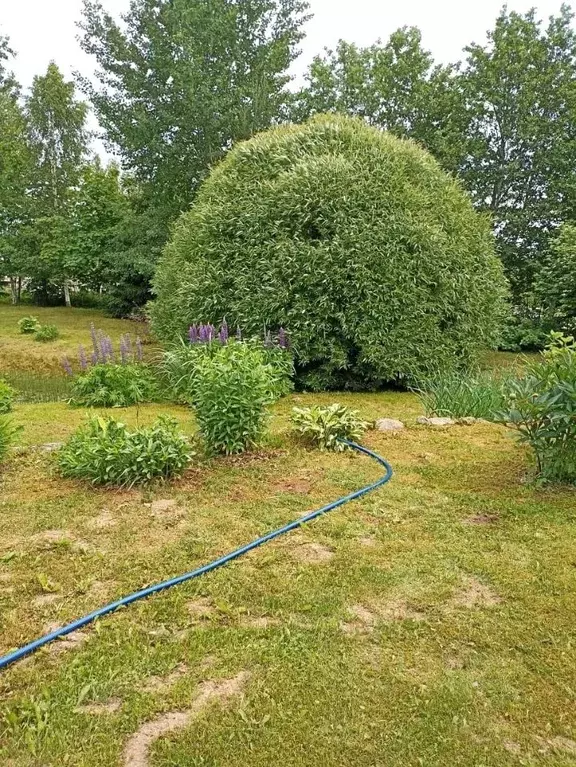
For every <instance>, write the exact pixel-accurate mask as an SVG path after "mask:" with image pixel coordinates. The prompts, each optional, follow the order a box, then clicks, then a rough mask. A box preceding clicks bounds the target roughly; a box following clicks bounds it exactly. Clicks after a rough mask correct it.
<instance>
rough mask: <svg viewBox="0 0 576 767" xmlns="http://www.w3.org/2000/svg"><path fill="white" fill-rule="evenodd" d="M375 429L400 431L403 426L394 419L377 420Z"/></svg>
mask: <svg viewBox="0 0 576 767" xmlns="http://www.w3.org/2000/svg"><path fill="white" fill-rule="evenodd" d="M376 428H377V429H378V431H402V429H404V428H405V426H404V424H403V423H402V421H397V420H396V419H395V418H379V419H378V420H377V421H376Z"/></svg>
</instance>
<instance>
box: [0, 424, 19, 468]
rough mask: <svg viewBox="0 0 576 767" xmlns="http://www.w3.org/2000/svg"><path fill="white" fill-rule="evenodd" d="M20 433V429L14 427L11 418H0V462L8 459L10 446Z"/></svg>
mask: <svg viewBox="0 0 576 767" xmlns="http://www.w3.org/2000/svg"><path fill="white" fill-rule="evenodd" d="M19 431H20V427H16V426H14V425H13V423H12V421H10V419H9V418H6V417H5V416H0V462H1V461H3V460H4V458H5V457H6V454H7V452H8V449H9V448H10V445H11V444H12V442H13V440H14V437H15V436H16V434H17V433H18V432H19Z"/></svg>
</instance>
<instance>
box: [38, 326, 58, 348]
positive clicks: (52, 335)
mask: <svg viewBox="0 0 576 767" xmlns="http://www.w3.org/2000/svg"><path fill="white" fill-rule="evenodd" d="M59 337H60V331H59V330H58V328H57V327H56V325H41V326H40V327H39V328H38V329H37V330H36V332H35V333H34V340H35V341H40V343H44V344H45V343H48V342H49V341H56V339H57V338H59Z"/></svg>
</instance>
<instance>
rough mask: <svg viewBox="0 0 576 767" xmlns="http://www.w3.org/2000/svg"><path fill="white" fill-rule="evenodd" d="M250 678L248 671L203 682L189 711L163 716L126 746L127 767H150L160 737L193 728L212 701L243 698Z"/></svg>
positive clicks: (148, 725) (137, 733)
mask: <svg viewBox="0 0 576 767" xmlns="http://www.w3.org/2000/svg"><path fill="white" fill-rule="evenodd" d="M248 676H249V675H248V673H247V672H246V671H242V672H241V673H240V674H238V675H237V676H235V677H234V678H233V679H226V680H224V681H222V682H215V681H208V682H202V684H201V685H200V687H199V692H198V695H197V697H196V699H195V700H194V702H193V703H192V706H191V707H190V708H189V709H187V710H186V711H172V712H169V713H167V714H162V716H159V717H158V718H157V719H153V720H152V721H150V722H146V724H144V725H143V726H142V727H141V728H140V729H139V730H138V731H137V732H136V733H134V735H132V737H131V738H130V739H129V740H128V742H127V743H126V746H125V748H124V754H123V763H124V767H148V765H149V761H148V754H149V751H150V748H151V747H152V745H153V744H154V743H155V742H156V741H157V740H158V739H159V738H161V737H163V736H164V735H167V734H169V733H171V732H177V731H178V730H183V729H185V728H186V727H189V726H190V724H191V723H192V722H193V721H194V719H196V718H197V717H198V716H199V715H200V714H201V713H202V711H203V710H204V709H205V708H206V707H207V706H208V705H210V704H211V703H212V702H218V703H222V704H224V703H227V702H228V701H230V699H231V698H234V697H235V696H237V695H239V694H240V693H241V691H242V688H243V686H244V685H245V683H246V682H247V680H248Z"/></svg>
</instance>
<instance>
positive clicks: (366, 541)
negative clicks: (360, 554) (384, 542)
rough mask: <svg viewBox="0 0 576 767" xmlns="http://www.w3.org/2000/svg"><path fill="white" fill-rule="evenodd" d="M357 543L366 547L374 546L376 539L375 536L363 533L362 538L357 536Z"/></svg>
mask: <svg viewBox="0 0 576 767" xmlns="http://www.w3.org/2000/svg"><path fill="white" fill-rule="evenodd" d="M358 543H359V544H360V545H361V546H366V548H373V547H374V546H376V544H377V543H378V541H377V540H376V538H372V537H371V536H369V535H364V536H362V538H358Z"/></svg>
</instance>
